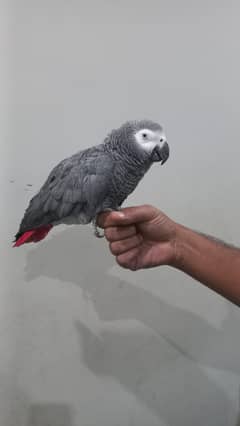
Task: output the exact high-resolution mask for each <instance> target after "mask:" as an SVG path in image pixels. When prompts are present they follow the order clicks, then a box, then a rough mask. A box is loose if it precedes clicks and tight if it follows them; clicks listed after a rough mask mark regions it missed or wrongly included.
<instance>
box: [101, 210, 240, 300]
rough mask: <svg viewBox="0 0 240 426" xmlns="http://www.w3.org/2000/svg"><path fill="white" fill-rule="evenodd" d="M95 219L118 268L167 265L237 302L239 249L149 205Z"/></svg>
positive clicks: (238, 291)
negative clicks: (192, 228) (177, 220)
mask: <svg viewBox="0 0 240 426" xmlns="http://www.w3.org/2000/svg"><path fill="white" fill-rule="evenodd" d="M98 225H99V226H100V227H102V228H104V234H105V237H106V239H107V240H108V242H109V247H110V250H111V252H112V254H113V255H114V256H115V258H116V261H117V263H118V264H119V265H120V266H122V267H123V268H127V269H130V270H132V271H136V270H139V269H145V268H153V267H156V266H161V265H169V266H172V267H174V268H176V269H179V270H181V271H183V272H185V273H186V274H188V275H190V276H192V277H193V278H194V279H195V280H197V281H199V282H201V283H202V284H204V285H206V286H207V287H209V288H211V289H212V290H213V291H215V292H217V293H219V294H221V295H222V296H223V297H225V298H226V299H228V300H230V301H231V302H232V303H235V304H236V305H238V306H240V249H238V248H235V247H231V246H228V245H227V244H225V243H223V242H221V241H219V240H216V239H214V238H212V237H209V236H205V235H203V234H199V233H197V232H195V231H193V230H191V229H189V228H186V227H185V226H182V225H180V224H178V223H176V222H174V221H173V220H171V219H170V218H169V217H168V216H166V215H165V214H164V213H163V212H161V211H160V210H158V209H157V208H155V207H153V206H149V205H143V206H138V207H129V208H125V209H122V210H121V212H107V213H103V214H101V215H100V216H99V218H98Z"/></svg>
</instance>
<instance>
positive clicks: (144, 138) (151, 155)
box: [116, 120, 169, 164]
mask: <svg viewBox="0 0 240 426" xmlns="http://www.w3.org/2000/svg"><path fill="white" fill-rule="evenodd" d="M116 132H117V134H118V136H119V142H120V143H121V144H125V145H126V146H127V148H128V149H129V150H130V151H132V150H134V151H135V152H137V153H138V154H139V156H142V157H144V158H147V159H148V160H149V161H150V162H160V163H161V164H164V163H165V162H166V161H167V159H168V157H169V145H168V143H167V138H166V135H165V133H164V130H163V128H162V126H161V125H160V124H158V123H155V122H154V121H151V120H139V121H128V122H126V123H124V124H123V125H122V126H121V127H120V128H119V129H118V130H117V131H116Z"/></svg>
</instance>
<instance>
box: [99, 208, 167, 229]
mask: <svg viewBox="0 0 240 426" xmlns="http://www.w3.org/2000/svg"><path fill="white" fill-rule="evenodd" d="M158 215H159V210H158V209H156V208H155V207H153V206H150V205H142V206H135V207H126V208H124V209H121V211H113V212H106V213H101V214H100V215H99V217H98V220H97V223H98V225H99V226H100V227H101V228H108V227H110V226H127V225H132V224H135V223H140V222H147V221H149V220H152V219H154V218H155V217H157V216H158Z"/></svg>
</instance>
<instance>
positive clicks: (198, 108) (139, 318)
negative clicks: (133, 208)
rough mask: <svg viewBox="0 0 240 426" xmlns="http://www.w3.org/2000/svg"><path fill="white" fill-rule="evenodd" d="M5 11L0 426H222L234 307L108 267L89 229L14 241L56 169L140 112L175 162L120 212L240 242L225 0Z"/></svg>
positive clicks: (42, 4)
mask: <svg viewBox="0 0 240 426" xmlns="http://www.w3.org/2000/svg"><path fill="white" fill-rule="evenodd" d="M1 6H2V8H1V26H0V28H1V37H0V40H1V67H0V70H1V99H0V108H1V114H0V117H1V118H0V119H1V126H0V127H1V130H0V132H1V160H0V161H1V168H0V174H1V182H0V183H1V200H2V205H1V212H0V214H1V231H0V232H1V234H0V235H1V247H0V256H1V286H0V293H1V294H0V424H1V426H16V425H17V426H46V425H50V426H60V425H61V426H146V425H148V426H159V425H161V426H192V425H195V426H202V425H206V426H213V425H214V426H236V425H237V424H239V421H240V417H239V409H240V407H239V404H240V340H239V337H240V331H239V330H240V325H239V320H240V314H239V310H238V309H237V308H236V307H234V306H233V305H231V304H230V303H228V302H226V301H225V300H224V299H222V298H221V297H220V296H217V295H216V294H214V293H213V292H211V291H210V290H208V289H206V288H204V287H203V286H201V285H200V284H198V283H196V282H194V281H193V280H192V279H190V278H189V277H186V276H184V275H183V274H181V273H180V272H177V271H174V270H171V269H169V268H160V269H155V270H151V271H143V272H138V273H130V272H128V271H124V270H121V269H120V268H118V267H117V266H116V265H115V263H114V259H113V258H112V257H111V256H110V254H109V251H108V248H107V244H106V242H105V241H102V240H100V241H98V240H96V239H95V238H94V237H93V235H92V230H91V228H89V227H58V228H57V229H56V230H54V231H53V232H51V234H49V237H48V238H47V239H46V240H44V241H43V242H41V243H39V244H38V245H36V246H33V245H31V246H29V247H28V246H24V247H22V248H20V249H14V250H13V249H12V248H11V240H12V237H13V235H14V234H15V232H16V231H17V228H18V225H19V221H20V219H21V217H22V215H23V212H24V209H25V208H26V206H27V203H28V201H29V199H30V197H31V196H32V195H33V194H34V193H35V191H37V190H38V189H39V187H40V185H41V184H42V183H43V181H44V180H45V178H46V175H47V174H48V173H49V171H50V169H51V168H52V167H53V166H54V165H55V164H56V163H57V162H58V161H60V160H61V159H63V158H64V157H66V156H68V155H70V154H72V153H74V152H76V151H77V150H78V149H79V148H84V147H87V146H89V145H92V144H95V143H98V142H100V141H101V140H102V139H103V137H104V136H105V134H106V133H107V132H108V131H109V130H110V129H112V128H113V127H116V126H118V125H119V124H121V123H122V122H123V121H124V120H126V119H132V118H143V117H147V118H151V119H154V120H157V121H159V122H161V123H162V124H163V125H164V126H165V129H166V133H167V136H168V140H169V143H170V145H171V159H170V160H169V161H168V163H167V164H166V165H165V166H164V167H162V168H161V167H159V166H157V165H156V166H154V167H153V168H152V170H151V171H150V172H149V174H148V175H147V176H146V178H145V179H144V181H143V182H142V183H141V185H139V187H138V188H137V190H136V192H135V193H134V194H133V195H132V196H131V197H130V198H129V200H128V202H127V203H126V205H132V204H141V203H151V204H154V205H156V206H159V207H160V208H161V209H162V210H164V211H165V212H166V213H167V214H169V215H170V216H171V217H172V218H174V219H175V220H177V221H179V222H181V223H184V224H185V225H188V226H191V227H194V228H197V229H200V230H202V231H204V232H208V233H211V234H215V235H217V236H218V237H220V238H223V239H226V240H228V241H229V242H233V243H236V244H240V231H239V213H240V204H239V180H240V178H239V176H240V172H239V156H240V148H239V100H240V96H239V95H240V92H239V75H240V72H239V71H240V69H239V68H240V67H239V64H240V60H239V57H240V56H239V39H240V27H239V13H240V5H239V2H238V1H229V0H220V1H216V0H215V1H209V0H202V1H198V2H194V1H190V0H184V1H177V0H171V1H169V0H162V1H154V0H148V1H136V0H135V1H121V2H117V1H107V0H105V1H104V0H98V1H97V0H95V1H85V2H84V1H75V0H69V1H62V0H61V1H54V0H50V1H49V0H48V1H47V0H41V1H40V0H34V1H32V0H31V1H30V0H28V1H27V0H22V1H15V2H13V1H12V2H11V1H8V2H5V3H4V2H2V3H1ZM27 184H32V185H33V186H32V187H30V186H27Z"/></svg>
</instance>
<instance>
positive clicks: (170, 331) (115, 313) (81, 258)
mask: <svg viewBox="0 0 240 426" xmlns="http://www.w3.org/2000/svg"><path fill="white" fill-rule="evenodd" d="M113 264H114V259H113V257H112V256H111V255H110V253H109V250H108V248H107V244H106V241H105V240H103V239H100V240H99V239H96V238H95V237H94V236H93V233H92V229H90V228H89V227H79V228H78V227H71V228H67V229H66V230H64V231H63V232H60V233H59V234H56V235H54V236H52V238H49V239H46V240H44V241H43V242H42V243H40V244H39V245H37V246H36V247H34V249H33V250H32V251H30V252H29V253H28V255H27V263H26V271H25V272H26V281H31V280H33V279H35V278H38V277H40V276H46V277H49V278H54V279H58V280H60V281H62V282H64V283H65V282H72V283H74V284H76V285H78V286H80V287H81V288H82V290H83V296H84V297H85V298H86V299H88V300H89V299H90V300H91V301H92V303H93V304H94V308H95V310H96V312H97V313H98V315H99V318H100V320H102V321H116V320H130V319H132V320H137V321H139V322H141V323H143V324H144V325H145V326H146V327H148V328H150V329H152V330H153V331H154V332H155V333H157V334H158V335H159V336H161V337H163V338H164V339H165V340H166V341H168V343H169V344H170V345H172V346H173V347H174V348H175V349H176V350H178V351H179V353H181V354H182V355H185V356H186V357H188V358H190V359H191V360H194V361H196V362H199V363H201V364H204V365H207V366H210V367H214V368H218V369H221V370H229V371H232V372H234V373H236V374H240V354H239V339H238V338H237V336H239V338H240V328H239V317H237V313H236V309H235V308H234V307H232V306H231V304H229V305H228V306H229V313H228V316H227V317H226V318H225V320H224V322H223V324H222V328H221V329H218V328H215V327H213V326H212V325H210V324H209V323H208V322H207V321H205V320H204V318H202V317H200V316H197V315H194V314H193V313H192V312H189V311H185V310H183V309H181V308H178V307H176V306H172V305H170V304H168V303H166V302H165V301H164V302H163V301H162V300H161V299H160V298H159V297H157V296H154V295H152V294H151V293H149V292H148V291H147V290H145V289H142V288H138V287H137V286H136V285H132V284H131V283H129V282H126V281H123V280H120V279H119V278H116V277H113V276H110V275H109V273H108V270H109V269H110V268H111V267H112V266H113ZM134 273H141V272H134ZM179 273H180V272H179Z"/></svg>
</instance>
